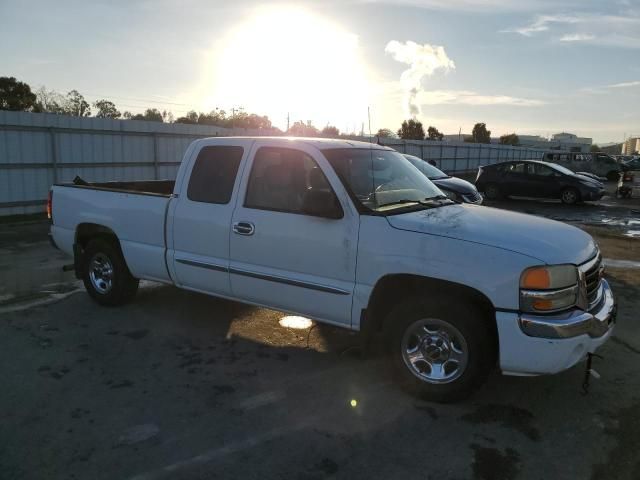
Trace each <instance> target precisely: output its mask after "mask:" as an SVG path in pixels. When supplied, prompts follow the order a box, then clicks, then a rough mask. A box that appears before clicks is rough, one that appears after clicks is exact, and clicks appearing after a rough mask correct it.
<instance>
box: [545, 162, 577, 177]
mask: <svg viewBox="0 0 640 480" xmlns="http://www.w3.org/2000/svg"><path fill="white" fill-rule="evenodd" d="M547 165H549V166H550V167H551V168H553V169H554V170H557V171H558V172H560V173H564V174H565V175H574V174H575V173H574V172H572V171H571V170H569V169H568V168H565V167H563V166H562V165H558V164H557V163H547Z"/></svg>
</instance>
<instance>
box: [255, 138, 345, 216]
mask: <svg viewBox="0 0 640 480" xmlns="http://www.w3.org/2000/svg"><path fill="white" fill-rule="evenodd" d="M312 191H313V192H317V191H324V192H331V193H333V190H332V189H331V185H329V182H328V180H327V178H326V177H325V176H324V173H322V170H320V167H318V164H317V163H316V162H315V161H314V160H313V159H312V158H311V157H310V156H309V155H307V154H306V153H304V152H302V151H300V150H293V149H290V148H278V147H262V148H260V149H259V150H258V151H257V152H256V156H255V158H254V160H253V167H252V168H251V175H250V177H249V184H248V186H247V196H246V199H245V202H244V206H245V207H247V208H256V209H259V210H275V211H279V212H289V213H303V211H302V204H303V201H304V199H305V195H307V194H309V192H312ZM334 197H335V195H334ZM335 202H336V204H338V199H337V197H336V198H335Z"/></svg>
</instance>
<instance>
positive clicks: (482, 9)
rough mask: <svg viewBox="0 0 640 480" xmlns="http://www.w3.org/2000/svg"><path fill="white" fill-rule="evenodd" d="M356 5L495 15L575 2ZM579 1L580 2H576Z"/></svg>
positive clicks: (387, 0)
mask: <svg viewBox="0 0 640 480" xmlns="http://www.w3.org/2000/svg"><path fill="white" fill-rule="evenodd" d="M356 1H357V3H367V4H370V3H371V4H389V5H393V6H395V7H398V6H408V7H417V8H424V9H428V10H454V11H456V10H459V11H463V12H474V13H487V14H489V15H493V14H495V12H496V11H501V12H505V11H527V12H531V11H540V10H541V9H545V8H549V7H554V8H557V7H558V6H567V7H569V6H575V5H576V0H527V1H523V0H447V1H443V0H356ZM578 1H580V0H578Z"/></svg>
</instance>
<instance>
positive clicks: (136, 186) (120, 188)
mask: <svg viewBox="0 0 640 480" xmlns="http://www.w3.org/2000/svg"><path fill="white" fill-rule="evenodd" d="M175 183H176V182H175V181H174V180H142V181H139V182H87V181H85V180H83V179H82V178H80V177H76V178H75V179H74V180H73V182H71V183H62V184H58V185H59V186H62V187H77V188H90V189H94V190H109V191H113V192H121V193H139V194H142V195H161V196H164V197H168V196H170V195H171V194H172V193H173V187H174V185H175Z"/></svg>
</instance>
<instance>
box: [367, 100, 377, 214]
mask: <svg viewBox="0 0 640 480" xmlns="http://www.w3.org/2000/svg"><path fill="white" fill-rule="evenodd" d="M367 118H368V120H369V160H370V162H371V191H372V192H373V201H374V203H375V204H376V205H377V204H378V200H377V198H376V197H377V196H376V178H375V174H376V171H375V169H374V168H373V144H372V143H371V109H370V107H369V105H367ZM363 130H364V125H363Z"/></svg>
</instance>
